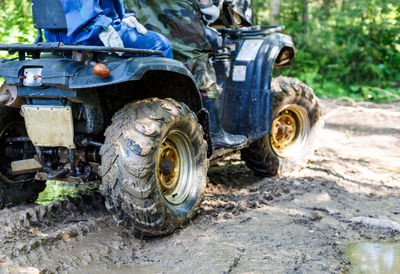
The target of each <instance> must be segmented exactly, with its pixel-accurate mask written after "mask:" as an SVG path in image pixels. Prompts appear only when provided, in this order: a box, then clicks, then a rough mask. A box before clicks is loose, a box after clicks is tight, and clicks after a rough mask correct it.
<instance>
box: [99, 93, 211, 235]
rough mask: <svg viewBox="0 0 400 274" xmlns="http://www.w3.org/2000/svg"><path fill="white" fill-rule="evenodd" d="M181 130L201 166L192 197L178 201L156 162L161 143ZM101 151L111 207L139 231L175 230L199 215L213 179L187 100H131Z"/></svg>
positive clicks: (105, 190) (164, 232)
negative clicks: (169, 195)
mask: <svg viewBox="0 0 400 274" xmlns="http://www.w3.org/2000/svg"><path fill="white" fill-rule="evenodd" d="M176 130H179V131H181V132H183V133H184V134H185V135H186V136H187V140H188V142H189V143H190V145H191V147H192V148H193V151H194V154H193V155H194V157H193V158H194V159H193V163H194V167H195V168H194V169H193V174H194V176H192V183H191V188H190V192H189V193H188V195H187V198H186V199H185V200H184V201H183V202H181V203H179V204H172V203H170V202H168V201H167V199H166V197H164V195H163V192H162V191H161V187H160V184H159V182H158V180H159V179H158V176H157V167H156V166H157V159H158V152H159V151H160V148H161V144H162V143H163V142H164V140H165V138H166V136H168V134H170V133H171V132H172V131H176ZM100 153H101V155H102V166H101V174H102V180H103V183H102V186H101V191H102V194H103V196H104V197H105V199H106V207H107V209H108V210H109V211H110V212H111V213H112V214H113V216H114V219H115V220H116V221H117V223H118V224H122V225H124V226H126V227H128V229H132V232H133V233H134V234H135V235H136V236H138V237H155V236H162V235H167V234H170V233H172V232H173V231H174V230H175V229H176V228H179V227H181V226H183V225H185V224H187V223H188V222H189V221H190V220H191V219H192V218H193V217H194V216H195V215H196V213H197V211H198V207H199V204H200V203H201V200H202V197H203V192H204V189H205V186H206V181H207V168H208V167H207V143H206V141H205V140H204V138H203V130H202V128H201V125H200V124H199V123H198V121H197V117H196V116H195V115H194V113H193V112H191V111H190V109H189V108H188V107H187V106H186V105H185V104H183V103H180V102H176V101H175V100H173V99H158V98H152V99H146V100H141V101H135V102H133V103H130V104H128V105H126V106H125V107H124V108H123V109H121V110H120V111H118V112H117V113H116V114H115V116H114V117H113V119H112V124H111V125H110V127H109V128H108V129H107V130H106V132H105V144H104V146H103V147H102V149H101V152H100ZM164 193H165V192H164Z"/></svg>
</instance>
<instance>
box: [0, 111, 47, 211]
mask: <svg viewBox="0 0 400 274" xmlns="http://www.w3.org/2000/svg"><path fill="white" fill-rule="evenodd" d="M25 136H26V131H25V125H24V122H23V120H22V118H21V116H20V115H19V113H18V111H17V110H16V109H11V108H6V107H4V106H2V105H0V154H1V157H0V208H4V207H9V206H13V205H18V204H21V203H24V202H34V201H35V200H36V199H37V196H38V194H39V193H40V192H41V191H43V190H44V188H45V186H46V182H45V181H36V180H35V179H34V174H25V175H17V176H14V175H13V174H12V173H11V162H12V161H15V160H22V159H24V158H25V157H26V155H23V154H20V153H18V151H21V150H22V149H24V148H26V146H32V144H28V143H19V144H10V143H9V142H7V141H6V138H9V137H25ZM32 147H33V146H32ZM6 150H8V152H7V153H6Z"/></svg>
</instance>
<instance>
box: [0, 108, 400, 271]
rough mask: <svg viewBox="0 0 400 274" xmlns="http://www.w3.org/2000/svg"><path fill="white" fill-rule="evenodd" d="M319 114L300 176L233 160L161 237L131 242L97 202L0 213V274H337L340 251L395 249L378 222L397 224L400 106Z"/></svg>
mask: <svg viewBox="0 0 400 274" xmlns="http://www.w3.org/2000/svg"><path fill="white" fill-rule="evenodd" d="M322 105H323V109H324V110H325V129H324V130H323V132H322V134H321V137H320V141H319V143H320V145H319V148H318V150H317V152H316V154H315V155H314V156H313V157H312V158H311V160H310V162H309V165H308V167H307V168H305V169H303V170H302V171H301V172H299V173H297V174H292V175H291V176H287V177H278V178H260V177H257V176H256V175H254V174H253V172H252V171H250V170H249V169H248V168H246V167H245V166H244V164H243V162H241V161H240V160H239V155H232V156H231V157H229V158H227V159H225V160H223V161H221V162H219V165H218V166H214V167H212V168H211V169H210V172H209V178H210V183H209V185H208V187H207V191H206V198H205V201H204V202H203V204H202V207H201V210H200V212H199V216H198V217H197V218H196V219H195V220H194V221H193V222H192V223H191V224H190V225H189V226H188V227H186V228H183V229H181V230H179V231H177V232H176V233H175V234H173V235H171V236H168V237H164V238H160V239H153V240H141V239H135V238H130V237H129V234H128V233H127V232H126V231H125V229H124V228H121V227H116V226H115V223H114V221H113V220H112V218H111V217H110V216H109V215H108V213H107V212H106V211H105V209H104V206H103V204H102V199H101V197H100V196H99V195H98V194H96V193H93V194H92V195H90V196H85V197H82V198H76V199H68V200H67V201H62V202H54V203H52V204H50V205H48V206H34V205H24V206H20V207H16V208H11V209H4V210H2V211H0V241H1V246H0V268H1V271H3V272H11V273H17V272H24V271H25V273H39V272H41V273H54V272H61V273H63V272H71V273H77V272H79V273H106V272H107V273H133V272H135V273H149V272H181V273H187V272H201V273H220V272H232V273H242V272H265V273H294V272H297V273H316V272H319V273H320V272H328V273H329V272H335V273H336V272H340V271H343V270H345V269H346V268H347V267H348V262H347V261H346V259H344V257H343V254H342V253H341V248H342V247H344V246H346V245H347V244H348V243H351V242H354V241H359V240H365V239H369V240H371V239H372V240H382V239H384V240H399V239H400V228H399V227H397V226H396V224H395V223H391V222H388V221H386V222H380V221H379V220H391V221H394V222H397V223H400V203H399V201H400V105H399V104H391V105H374V104H366V103H363V104H353V105H352V104H349V103H341V104H338V103H334V102H332V101H323V102H322ZM357 217H368V218H374V219H368V218H357ZM375 219H378V220H375ZM368 220H375V221H377V223H378V227H376V226H375V227H374V226H370V225H369V221H368Z"/></svg>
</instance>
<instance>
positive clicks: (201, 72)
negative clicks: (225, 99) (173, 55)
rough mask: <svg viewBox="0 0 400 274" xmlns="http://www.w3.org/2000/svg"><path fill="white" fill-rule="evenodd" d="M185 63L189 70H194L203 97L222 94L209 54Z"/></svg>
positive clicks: (214, 96) (213, 96)
mask: <svg viewBox="0 0 400 274" xmlns="http://www.w3.org/2000/svg"><path fill="white" fill-rule="evenodd" d="M184 64H185V66H186V67H187V68H188V70H190V72H192V74H193V76H194V80H195V82H196V85H197V87H198V89H199V90H200V93H201V96H202V97H204V98H218V97H219V96H220V91H219V89H218V86H217V80H216V76H215V71H214V68H213V66H212V64H211V62H210V61H209V59H208V56H201V57H198V58H196V59H195V60H188V61H187V62H185V63H184Z"/></svg>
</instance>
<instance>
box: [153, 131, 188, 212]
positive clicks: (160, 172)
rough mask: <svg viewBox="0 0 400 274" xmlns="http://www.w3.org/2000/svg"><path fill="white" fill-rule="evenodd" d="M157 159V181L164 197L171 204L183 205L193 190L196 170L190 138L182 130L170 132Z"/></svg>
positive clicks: (160, 148)
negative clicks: (194, 171)
mask: <svg viewBox="0 0 400 274" xmlns="http://www.w3.org/2000/svg"><path fill="white" fill-rule="evenodd" d="M157 158H158V159H157V170H156V172H157V181H158V185H159V187H160V191H161V193H162V195H163V196H164V198H165V199H166V200H167V201H168V202H169V203H171V204H175V205H178V204H181V203H182V202H184V201H185V200H186V198H187V197H188V195H189V193H190V190H191V188H192V182H193V170H194V168H195V166H194V161H193V159H194V152H193V148H192V145H191V143H190V142H189V138H188V136H187V135H186V134H185V133H183V132H182V131H180V130H172V131H171V132H169V134H168V136H167V137H166V138H165V139H164V141H163V142H162V143H161V146H160V147H159V150H158V157H157Z"/></svg>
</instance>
